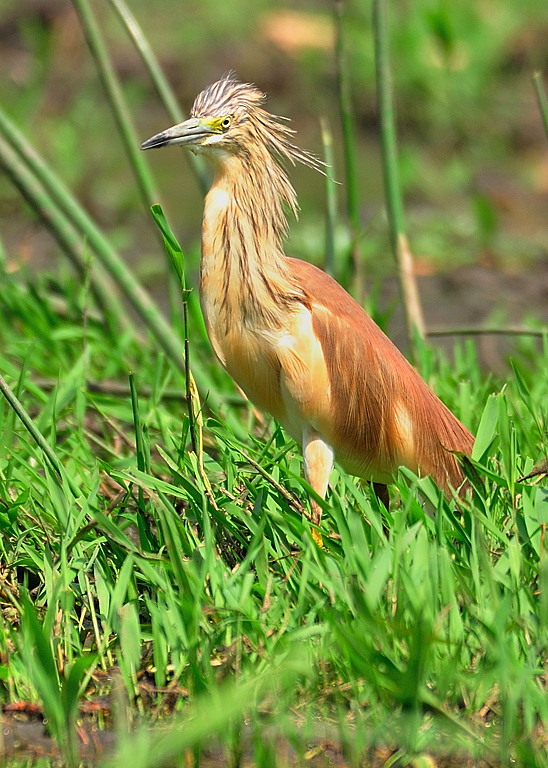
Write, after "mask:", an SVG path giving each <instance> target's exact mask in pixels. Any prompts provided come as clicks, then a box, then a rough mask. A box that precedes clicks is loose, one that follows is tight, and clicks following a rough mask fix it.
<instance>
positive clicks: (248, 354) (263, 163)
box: [142, 75, 473, 524]
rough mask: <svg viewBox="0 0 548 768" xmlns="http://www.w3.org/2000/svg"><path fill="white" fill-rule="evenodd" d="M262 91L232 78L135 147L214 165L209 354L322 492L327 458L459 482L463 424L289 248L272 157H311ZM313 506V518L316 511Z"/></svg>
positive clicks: (283, 187) (205, 270)
mask: <svg viewBox="0 0 548 768" xmlns="http://www.w3.org/2000/svg"><path fill="white" fill-rule="evenodd" d="M263 100H264V95H263V94H262V93H261V92H260V91H259V90H258V89H257V88H255V86H253V85H248V84H245V83H240V82H238V81H237V80H235V79H234V77H233V76H232V75H228V76H226V77H224V78H222V79H221V80H220V81H219V82H217V83H215V84H214V85H212V86H210V87H209V88H206V90H205V91H203V92H202V93H201V94H200V95H199V96H198V97H197V98H196V101H195V102H194V106H193V107H192V111H191V118H190V119H189V120H187V121H185V122H184V123H181V124H180V125H177V126H174V127H173V128H169V129H168V130H167V131H164V132H162V133H160V134H158V135H156V136H153V137H152V138H151V139H149V140H148V141H146V142H144V144H143V145H142V148H143V149H150V148H152V147H160V146H165V145H170V144H180V145H183V146H187V147H189V148H190V149H191V150H192V151H194V152H199V153H200V154H203V155H204V156H205V157H206V158H207V159H208V160H209V161H210V162H211V163H212V165H213V167H214V170H215V179H214V182H213V185H212V187H211V190H210V192H209V193H208V195H207V197H206V201H205V209H204V222H203V230H202V259H201V276H200V300H201V305H202V310H203V314H204V318H205V322H206V326H207V330H208V334H209V338H210V340H211V343H212V346H213V348H214V350H215V353H216V355H217V357H218V358H219V360H220V361H221V363H222V365H223V366H224V367H225V368H226V370H227V371H228V373H229V374H230V375H231V376H232V378H233V379H234V380H235V381H236V382H237V384H238V385H239V386H240V387H241V389H242V390H243V391H244V392H245V393H246V395H247V396H248V397H249V399H250V400H251V401H252V402H253V403H255V405H257V406H258V407H259V408H261V409H263V410H265V411H267V412H268V413H270V414H271V415H272V416H274V417H275V418H276V419H277V420H278V421H279V422H280V423H281V424H282V425H283V426H284V427H285V429H286V430H287V431H288V432H289V434H290V435H292V437H294V438H295V440H297V441H298V442H299V443H300V444H301V445H302V448H303V457H304V466H305V474H306V477H307V479H308V481H309V482H310V484H311V486H312V487H313V488H314V489H315V490H316V491H317V492H318V493H319V494H320V495H322V496H323V495H325V492H326V490H327V484H328V481H329V476H330V473H331V469H332V466H333V459H334V458H335V459H336V460H337V461H338V462H339V463H340V464H341V465H342V467H343V468H344V469H345V470H347V471H348V472H351V473H352V474H355V475H358V476H359V477H362V478H364V479H366V480H372V481H374V482H375V483H379V484H383V485H385V484H386V483H388V482H390V480H391V478H392V477H393V475H394V473H395V471H396V470H397V468H398V467H399V466H401V465H404V466H406V467H409V468H410V469H412V470H413V471H414V472H418V473H421V474H424V475H431V476H432V477H433V478H434V480H435V481H436V482H437V483H438V484H439V485H440V486H441V487H442V488H444V489H445V490H448V489H449V487H450V486H452V487H458V486H459V485H460V484H461V483H462V479H463V478H462V474H461V470H460V467H459V465H458V463H457V461H456V459H455V457H454V455H453V454H452V451H460V452H463V453H467V454H469V453H470V452H471V450H472V445H473V437H472V435H471V434H470V432H469V431H468V430H467V429H466V428H465V427H464V426H463V425H462V424H461V423H460V421H459V420H458V419H457V418H455V416H454V415H453V414H452V413H451V412H450V411H449V410H448V409H447V408H446V407H445V405H443V403H442V402H441V401H440V400H439V399H438V398H437V397H436V395H435V394H434V393H433V392H432V390H431V389H429V387H428V386H427V385H426V383H425V382H424V381H423V380H422V379H421V377H420V376H419V375H418V373H417V372H416V371H415V370H414V369H413V367H412V366H411V365H410V364H409V363H408V362H407V360H406V359H405V358H404V357H403V355H402V354H401V353H400V352H399V351H398V350H397V348H396V347H395V346H394V345H393V344H392V342H391V341H390V340H389V339H388V338H387V337H386V336H385V335H384V333H383V332H382V331H381V330H380V329H379V328H378V326H377V325H375V323H374V322H373V320H371V318H370V317H369V316H368V315H367V314H366V312H365V311H364V310H363V309H362V308H361V307H360V306H359V305H358V304H357V303H356V302H355V301H354V299H352V298H351V296H349V294H348V293H346V291H345V290H344V289H343V288H341V286H340V285H338V284H337V283H336V282H335V281H334V280H332V279H331V278H330V277H329V276H328V275H326V274H325V273H324V272H322V271H321V270H319V269H317V268H316V267H314V266H312V265H311V264H308V263H306V262H303V261H299V260H298V259H290V258H287V257H286V256H285V255H284V253H283V250H282V238H283V236H284V234H285V232H286V228H287V221H286V217H285V214H284V205H288V206H289V207H290V208H291V209H292V210H293V211H294V212H296V211H297V200H296V195H295V191H294V189H293V187H292V185H291V182H290V181H289V178H288V176H287V174H286V172H285V170H284V169H283V168H282V166H281V165H280V163H279V161H280V159H281V160H283V159H286V160H289V161H290V162H292V163H294V162H295V161H296V160H297V161H300V162H303V163H305V164H306V165H309V166H311V167H312V168H319V163H318V161H317V160H316V159H315V158H314V157H313V156H312V155H310V154H308V153H307V152H304V151H303V150H300V149H299V148H297V147H296V146H294V145H293V144H292V143H291V141H290V138H291V135H292V133H293V132H292V131H291V130H290V129H289V128H288V127H287V125H285V124H284V123H283V122H281V119H280V118H277V117H274V116H273V115H270V114H269V113H268V112H266V111H265V110H264V109H263V108H262V106H261V105H262V102H263ZM385 498H387V497H386V496H385ZM311 506H312V519H313V522H314V523H316V524H319V522H320V517H321V509H320V508H319V506H318V505H317V504H316V503H314V502H312V504H311Z"/></svg>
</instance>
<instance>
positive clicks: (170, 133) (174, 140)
mask: <svg viewBox="0 0 548 768" xmlns="http://www.w3.org/2000/svg"><path fill="white" fill-rule="evenodd" d="M213 132H214V131H212V130H211V127H210V126H209V125H206V123H204V121H203V120H200V119H198V118H196V117H191V118H190V119H189V120H185V122H184V123H179V125H174V126H173V128H168V129H167V130H166V131H162V133H157V134H156V136H152V137H151V138H150V139H147V140H146V141H143V143H142V144H141V149H155V148H156V147H168V146H172V145H173V146H174V145H176V144H179V145H180V146H183V147H192V146H195V145H196V144H201V143H202V141H204V139H207V137H208V136H211V134H212V133H213Z"/></svg>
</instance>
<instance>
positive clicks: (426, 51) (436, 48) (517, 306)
mask: <svg viewBox="0 0 548 768" xmlns="http://www.w3.org/2000/svg"><path fill="white" fill-rule="evenodd" d="M130 7H131V9H132V11H133V12H134V13H135V15H136V17H137V19H138V21H139V22H140V24H141V25H142V27H143V29H144V31H145V34H146V35H147V36H148V38H149V41H150V43H151V44H152V46H153V48H154V50H155V52H156V54H157V56H158V58H159V60H160V63H161V65H162V67H163V68H164V70H165V72H166V73H167V76H168V78H169V80H170V82H171V83H172V85H173V86H174V88H175V90H176V92H177V95H178V97H179V100H180V103H181V105H182V106H183V108H184V109H185V111H188V110H189V108H190V106H191V104H192V101H193V99H194V96H195V95H196V94H197V93H198V92H199V91H200V90H201V89H202V88H203V87H205V86H206V85H207V84H209V83H210V82H212V81H213V80H215V79H216V78H218V77H219V76H220V75H221V74H222V73H224V72H225V71H227V70H228V69H234V70H236V71H237V73H238V75H239V77H240V78H241V79H243V80H248V81H253V82H255V83H256V84H257V85H259V86H260V87H261V88H262V89H263V90H264V91H265V92H267V93H268V95H269V108H270V109H271V110H272V111H275V112H277V113H279V114H283V115H286V116H289V117H291V119H292V121H293V126H294V127H295V128H296V130H297V132H298V134H297V142H298V143H299V144H300V145H301V146H304V147H306V148H307V149H311V150H313V151H315V152H316V153H318V154H321V153H322V147H321V139H320V128H319V119H320V117H321V116H325V117H327V118H328V120H329V123H330V125H331V128H332V130H333V132H334V135H335V147H336V153H335V158H336V159H335V169H334V176H335V178H337V179H338V180H339V181H341V182H342V186H341V187H339V201H338V203H339V213H340V219H339V220H340V226H339V229H338V232H337V246H338V249H337V255H338V264H339V268H340V270H341V271H342V265H343V261H344V259H345V252H346V249H347V246H348V239H349V236H348V231H347V227H346V224H345V221H346V219H345V212H344V206H345V191H344V168H343V162H342V141H341V137H340V124H339V116H338V109H337V92H336V73H335V61H334V58H335V57H334V45H333V41H334V31H333V4H332V3H329V2H304V1H303V2H292V3H280V2H274V1H273V0H253V2H251V1H250V0H232V2H230V3H221V2H213V0H201V1H200V2H197V0H196V1H194V2H191V1H190V0H186V1H185V2H182V3H181V2H172V1H171V0H164V1H163V2H161V3H159V2H157V3H150V2H144V1H143V0H132V2H131V3H130ZM94 8H95V11H96V12H97V14H98V17H99V19H100V23H101V26H102V28H103V30H105V32H106V34H107V38H108V42H109V47H110V52H111V54H112V56H113V59H114V62H115V66H116V69H117V71H118V73H119V75H120V77H121V79H122V81H123V85H124V88H125V91H126V93H127V94H128V96H129V97H130V101H131V105H132V109H133V112H134V115H135V118H136V122H137V126H138V131H139V135H140V137H141V138H142V139H145V138H147V137H148V136H150V135H151V134H153V133H156V132H158V131H159V130H162V129H163V128H165V127H167V126H168V125H170V124H171V121H170V119H169V118H168V117H167V116H166V114H165V111H164V109H163V107H162V106H161V104H160V103H159V101H158V99H157V97H156V95H155V93H154V92H153V90H152V87H151V85H150V82H149V80H148V78H147V75H146V73H145V71H144V68H143V65H142V63H141V61H140V59H139V58H138V55H137V54H136V52H135V50H134V48H133V46H132V44H131V42H130V41H129V39H128V38H127V36H126V34H125V32H124V30H123V29H122V27H121V25H120V23H119V21H118V19H117V18H116V17H115V15H114V13H113V11H112V8H111V7H110V5H109V3H108V2H107V1H106V0H97V2H95V3H94ZM390 27H391V37H392V65H393V75H394V86H395V94H396V104H397V121H398V134H399V148H400V169H401V180H402V186H403V192H404V197H405V204H406V217H407V226H408V230H409V236H410V239H411V245H412V248H413V251H414V254H415V258H416V265H417V272H418V274H419V275H420V289H421V294H422V297H423V301H424V305H425V314H426V320H427V324H428V326H429V327H432V326H436V325H438V326H439V325H445V326H447V325H455V324H457V325H458V324H459V323H460V324H463V323H475V324H478V323H481V322H484V321H486V320H489V319H497V320H502V319H506V320H511V321H517V320H522V319H523V318H527V317H530V316H536V317H538V318H539V319H540V320H543V321H545V322H546V321H548V308H547V307H548V301H547V299H548V270H547V269H546V266H547V265H548V259H547V243H548V216H547V215H546V213H547V203H548V143H547V141H546V137H545V135H544V133H543V127H542V122H541V119H540V114H539V110H538V106H537V104H536V100H535V95H534V91H533V88H532V85H531V75H532V73H533V71H535V70H537V69H539V70H541V71H544V72H547V71H548V4H547V3H546V2H545V1H544V0H481V1H480V2H477V0H462V1H461V2H459V3H454V2H449V1H448V0H416V1H415V2H413V3H411V2H401V1H400V2H393V3H392V4H391V10H390ZM344 29H345V33H346V47H347V56H348V63H349V71H350V73H351V77H352V98H353V105H354V111H355V124H356V137H357V143H358V152H359V174H360V179H359V181H360V217H361V224H362V226H363V229H364V233H365V236H364V238H363V239H362V244H361V250H362V258H363V260H364V262H365V271H366V277H367V287H368V289H369V290H372V289H373V288H375V289H380V306H381V307H385V308H386V307H389V306H390V305H391V301H392V300H393V298H394V297H395V296H396V292H397V289H396V283H395V281H394V280H393V278H392V277H391V276H393V270H394V267H393V262H392V258H391V256H390V254H389V249H388V238H387V231H386V223H385V220H384V215H383V197H382V195H383V191H382V179H381V166H380V148H379V137H378V124H377V115H376V105H375V87H374V61H373V41H372V33H371V7H370V3H368V2H357V1H356V0H352V2H349V3H348V4H347V5H346V6H345V20H344ZM0 72H1V73H2V74H1V76H0V101H1V103H2V105H3V106H4V108H6V109H7V110H8V111H9V113H10V115H11V116H12V117H13V119H14V120H15V121H16V122H17V124H18V125H19V126H20V127H21V129H22V130H23V131H24V133H25V134H26V135H27V136H28V137H29V138H31V140H32V141H33V142H34V143H35V145H36V146H37V148H38V149H39V151H40V152H41V153H43V155H44V156H45V157H46V158H47V159H48V160H49V162H50V163H51V164H52V166H53V167H54V168H56V169H57V171H58V172H59V173H60V174H61V176H62V177H63V179H64V180H65V181H66V182H67V183H68V184H69V186H70V187H71V189H72V190H73V191H74V193H75V194H76V196H77V197H78V199H79V200H80V201H81V202H82V203H83V204H84V205H85V207H86V208H87V209H88V210H89V211H90V213H91V214H92V215H93V217H94V218H95V219H96V220H97V221H98V223H99V225H100V226H102V227H103V228H104V229H105V230H106V231H107V232H108V233H109V236H110V238H111V240H112V242H113V243H114V244H115V245H116V246H117V247H118V248H119V249H120V250H121V252H122V253H123V254H124V256H125V257H126V258H127V259H128V260H129V261H131V263H132V265H133V267H134V269H135V270H136V272H137V274H138V276H139V277H140V278H141V279H142V280H143V281H144V282H145V283H146V284H147V285H148V286H149V287H150V288H151V290H152V291H153V292H154V293H155V294H156V295H157V296H158V297H160V298H162V297H163V296H164V284H165V272H164V267H165V261H164V259H163V256H162V254H161V253H160V250H159V247H158V243H157V238H156V235H155V232H154V231H153V227H152V225H151V221H150V217H149V215H148V213H147V212H146V211H145V210H144V209H143V207H142V205H141V202H140V200H139V197H138V192H137V187H136V184H135V182H134V177H133V175H132V173H131V171H130V169H129V167H128V164H127V161H126V157H125V155H124V152H123V150H122V147H121V144H120V139H119V136H118V134H117V132H116V130H115V127H114V123H113V120H112V117H111V114H110V112H109V110H108V106H107V104H106V100H105V96H104V93H103V91H102V88H101V85H100V83H99V81H98V78H97V74H96V70H95V68H94V66H93V63H92V61H91V58H90V55H89V52H88V49H87V46H86V43H85V40H84V38H83V35H82V31H81V28H80V26H79V23H78V20H77V17H76V14H75V11H74V8H73V6H72V5H71V3H70V2H68V1H65V0H2V2H1V4H0ZM147 159H148V160H149V161H150V164H151V166H152V167H153V170H154V172H155V175H156V178H157V181H158V186H159V189H160V190H161V195H162V201H161V202H162V203H163V205H164V207H165V209H166V212H167V214H168V216H169V218H170V220H171V221H172V222H173V224H174V225H175V228H176V230H177V234H178V235H179V237H180V239H181V241H182V243H183V244H184V246H185V248H186V250H187V255H188V257H189V265H190V273H191V277H192V274H193V273H194V274H195V272H196V269H197V264H198V241H199V229H200V221H201V210H202V200H201V195H200V191H199V188H198V185H197V184H196V182H195V179H194V177H193V176H192V174H191V172H190V170H189V167H188V164H187V163H186V162H185V158H184V157H183V153H182V152H181V150H178V149H172V150H170V151H166V152H160V153H151V154H150V156H149V157H147ZM292 178H293V180H294V183H295V186H296V188H297V191H298V194H299V200H300V204H301V208H302V215H301V217H300V220H299V222H298V223H295V222H291V230H292V231H291V241H290V244H289V245H288V247H287V251H288V253H290V254H291V255H295V256H299V257H302V258H305V259H308V260H311V261H314V262H316V263H318V264H320V265H321V264H322V261H323V258H324V256H323V254H324V215H325V213H324V212H325V199H324V198H325V190H324V184H323V182H322V181H321V180H320V179H319V178H318V177H317V176H315V175H314V174H313V173H312V172H311V171H310V170H308V169H305V168H295V169H294V170H292ZM0 232H1V235H2V239H3V242H4V246H5V249H6V251H7V254H8V257H9V263H10V268H11V269H13V270H16V269H20V268H22V266H23V265H27V266H28V267H29V268H31V269H32V270H33V271H35V270H41V271H43V270H48V271H55V270H57V269H58V268H59V266H58V265H59V258H58V249H57V247H56V245H55V243H54V242H53V240H51V239H50V237H49V236H48V235H47V233H45V232H44V230H43V228H42V227H41V226H40V224H39V223H38V222H37V221H36V219H35V216H34V215H33V214H32V213H31V212H30V211H29V210H28V209H27V207H26V205H25V203H24V202H22V200H21V198H20V197H19V195H18V194H17V193H16V192H15V191H14V190H13V189H12V187H11V186H10V185H9V183H8V182H7V180H5V179H2V180H1V181H0ZM390 328H391V332H392V334H393V335H394V336H395V337H396V341H398V334H399V335H400V337H403V327H402V325H401V323H400V320H399V315H398V312H396V313H395V316H394V318H393V323H392V325H391V327H390ZM482 343H483V345H484V349H483V353H484V358H486V362H487V364H492V366H493V367H496V366H497V364H498V363H499V362H500V361H499V360H498V358H497V355H496V352H497V350H498V349H499V345H500V341H497V340H493V339H486V340H483V342H482ZM490 350H491V353H490ZM490 354H491V358H490Z"/></svg>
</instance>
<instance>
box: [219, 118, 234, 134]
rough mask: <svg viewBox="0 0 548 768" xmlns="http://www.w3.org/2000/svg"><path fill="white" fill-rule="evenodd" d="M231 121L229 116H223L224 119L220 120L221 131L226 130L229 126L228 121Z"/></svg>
mask: <svg viewBox="0 0 548 768" xmlns="http://www.w3.org/2000/svg"><path fill="white" fill-rule="evenodd" d="M231 122H232V120H231V118H230V117H225V118H224V120H223V121H222V122H221V128H222V129H223V131H227V130H228V129H229V128H230V123H231Z"/></svg>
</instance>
